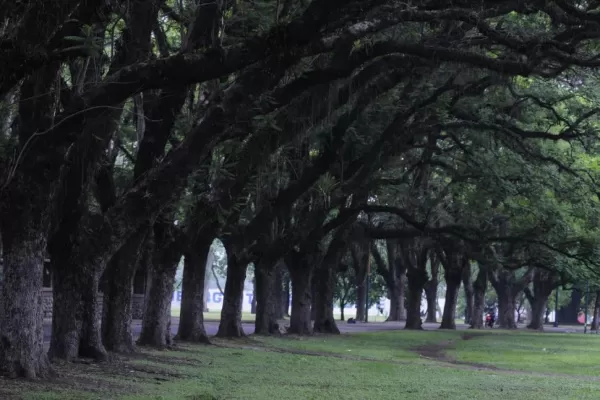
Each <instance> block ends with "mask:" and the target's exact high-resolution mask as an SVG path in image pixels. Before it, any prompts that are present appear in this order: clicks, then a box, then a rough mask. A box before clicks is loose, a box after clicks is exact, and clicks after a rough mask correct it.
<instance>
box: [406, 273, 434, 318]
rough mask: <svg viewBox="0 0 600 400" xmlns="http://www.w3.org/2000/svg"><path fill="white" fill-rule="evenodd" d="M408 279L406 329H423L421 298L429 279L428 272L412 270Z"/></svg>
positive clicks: (408, 274)
mask: <svg viewBox="0 0 600 400" xmlns="http://www.w3.org/2000/svg"><path fill="white" fill-rule="evenodd" d="M406 276H407V278H408V305H407V307H406V325H405V326H404V329H410V330H415V329H423V327H422V323H421V322H422V321H421V297H422V294H423V288H424V287H425V284H426V283H427V280H428V279H429V277H428V276H427V271H425V270H422V269H414V268H410V269H409V270H408V272H407V274H406Z"/></svg>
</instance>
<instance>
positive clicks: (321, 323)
mask: <svg viewBox="0 0 600 400" xmlns="http://www.w3.org/2000/svg"><path fill="white" fill-rule="evenodd" d="M335 270H337V268H335V267H334V266H333V265H328V264H325V263H323V264H321V265H320V266H319V268H318V269H317V274H318V278H317V285H318V286H317V301H316V307H317V312H316V318H315V323H314V326H313V332H319V333H333V334H339V333H340V330H339V329H338V327H337V324H336V322H335V318H334V316H333V286H334V279H335V276H334V274H335Z"/></svg>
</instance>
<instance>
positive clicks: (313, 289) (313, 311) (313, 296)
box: [310, 270, 317, 321]
mask: <svg viewBox="0 0 600 400" xmlns="http://www.w3.org/2000/svg"><path fill="white" fill-rule="evenodd" d="M316 275H317V271H316V270H313V273H312V278H311V280H310V320H311V321H314V320H316V319H317V281H316Z"/></svg>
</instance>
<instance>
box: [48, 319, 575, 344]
mask: <svg viewBox="0 0 600 400" xmlns="http://www.w3.org/2000/svg"><path fill="white" fill-rule="evenodd" d="M439 326H440V325H439V324H432V323H425V324H423V328H424V329H425V330H435V329H438V328H439ZM204 327H205V329H206V333H208V335H209V336H214V335H216V334H217V330H218V329H219V323H218V322H215V321H207V322H205V323H204ZM242 327H243V328H244V332H245V333H246V334H247V335H250V334H252V333H254V324H253V323H250V324H247V323H244V324H242ZM178 328H179V318H173V319H172V321H171V332H172V333H173V335H175V334H176V333H177V329H178ZM338 328H339V329H340V331H341V332H342V333H360V332H377V331H391V330H399V329H402V328H404V323H403V322H370V323H366V324H364V323H362V324H361V323H359V324H347V323H345V322H339V323H338ZM468 328H469V326H468V325H465V324H458V325H456V329H458V330H466V329H468ZM520 328H524V326H522V327H520ZM141 329H142V322H141V321H139V320H135V321H133V323H132V325H131V330H132V332H133V335H134V337H138V336H139V335H140V331H141ZM544 329H545V332H549V333H583V327H579V326H577V327H576V326H563V327H558V328H554V327H552V326H546V327H544ZM50 332H51V326H50V322H49V321H46V322H45V323H44V341H45V342H49V341H50Z"/></svg>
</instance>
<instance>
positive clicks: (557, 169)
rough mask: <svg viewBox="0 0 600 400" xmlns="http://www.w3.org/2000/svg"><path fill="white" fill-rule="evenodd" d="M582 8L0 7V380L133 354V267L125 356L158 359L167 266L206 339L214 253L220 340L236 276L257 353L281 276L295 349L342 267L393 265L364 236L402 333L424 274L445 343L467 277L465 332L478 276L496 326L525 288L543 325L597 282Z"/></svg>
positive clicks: (187, 323)
mask: <svg viewBox="0 0 600 400" xmlns="http://www.w3.org/2000/svg"><path fill="white" fill-rule="evenodd" d="M597 8H598V4H596V2H594V1H555V2H537V3H536V2H532V4H529V3H527V4H525V3H524V2H521V1H518V0H513V1H510V0H506V1H485V0H484V1H481V2H479V3H478V8H477V9H476V10H474V9H473V8H472V4H471V3H469V2H462V1H456V2H453V3H452V4H451V5H449V4H448V3H447V2H440V1H437V0H425V1H416V2H409V3H406V2H404V3H398V2H394V1H387V0H360V1H358V0H312V1H304V0H260V1H235V2H234V1H229V0H217V1H215V0H177V1H173V0H146V1H142V0H128V1H123V0H110V1H106V0H98V1H95V0H88V1H78V0H69V1H63V2H53V3H52V4H50V3H48V2H44V3H40V2H28V3H24V4H19V5H17V4H16V3H15V4H13V5H10V4H7V5H5V7H3V9H2V15H1V19H0V20H1V21H2V24H1V25H0V35H1V36H0V57H1V58H2V60H3V63H2V65H1V66H0V98H1V105H2V108H1V111H0V121H1V125H0V126H1V127H2V128H1V136H0V144H1V146H0V233H1V235H2V254H3V283H2V295H1V299H0V370H1V371H2V372H3V373H4V374H7V375H9V376H27V377H43V376H46V375H47V374H48V373H49V372H50V370H51V367H50V363H49V359H67V360H70V359H73V358H76V357H93V358H97V359H103V358H105V357H106V354H107V350H108V351H120V352H130V351H134V350H135V348H134V343H133V339H132V335H131V330H130V320H131V285H132V282H133V279H134V276H135V271H136V268H148V269H149V272H150V273H149V276H150V278H149V281H148V284H149V288H148V291H147V300H146V306H145V307H146V308H145V312H144V321H143V326H142V333H141V336H140V338H139V340H138V344H140V345H150V346H157V347H163V346H165V345H167V344H168V343H169V341H170V330H169V324H170V317H169V308H170V307H169V306H170V299H171V295H172V290H173V286H174V285H173V282H174V279H175V271H176V268H177V265H178V262H179V260H180V259H181V257H182V256H184V257H185V267H184V274H183V282H182V289H183V299H182V308H181V320H180V325H179V332H178V335H177V336H178V338H179V339H181V340H189V341H196V342H206V341H207V340H208V339H207V337H206V333H205V331H204V327H203V315H202V312H203V304H202V298H203V291H204V277H205V268H206V263H205V261H206V257H207V254H208V251H209V248H210V245H211V243H212V242H213V240H214V239H215V238H219V239H220V240H221V241H222V242H223V243H224V245H225V248H226V252H227V260H228V266H227V281H226V285H225V288H224V292H225V298H224V303H223V309H222V314H221V323H220V327H219V332H218V334H219V336H224V337H235V336H240V335H243V330H242V325H241V297H242V293H243V284H244V278H245V276H246V269H247V266H248V265H249V264H250V263H252V264H253V265H254V270H255V271H254V273H255V279H256V291H257V318H256V332H257V333H270V332H273V331H274V330H275V329H276V327H277V325H276V320H277V316H278V312H277V307H276V303H277V302H278V300H277V299H280V298H281V296H277V295H276V294H277V293H279V294H280V293H281V291H280V290H279V289H278V288H279V286H278V282H279V281H280V280H281V279H280V277H281V275H282V274H281V273H279V272H277V271H280V270H281V269H282V265H285V267H286V268H285V270H286V271H287V272H286V273H287V274H289V278H290V280H291V286H292V306H291V316H290V327H289V331H290V332H292V333H296V334H307V333H311V332H313V331H316V332H329V333H335V332H337V327H336V322H335V319H334V317H333V311H332V310H333V301H334V286H335V284H334V283H335V281H336V279H337V277H338V276H339V274H343V273H345V272H344V271H345V266H348V265H349V264H350V263H349V262H346V263H345V262H344V259H345V258H347V257H350V258H352V259H353V260H355V262H353V264H352V265H353V269H354V273H355V274H356V276H357V279H356V282H363V278H362V277H363V276H364V275H365V273H366V272H365V268H366V265H367V263H366V262H365V260H368V258H369V257H370V256H369V254H370V253H371V252H372V253H373V254H375V255H377V254H378V252H379V253H383V251H382V249H381V247H382V246H378V247H377V248H376V249H372V247H373V244H374V243H375V240H376V239H377V240H379V239H386V240H387V241H386V245H385V246H386V247H387V249H386V251H385V255H384V254H379V256H376V257H375V258H376V259H377V261H376V264H377V268H381V270H382V276H383V277H384V279H385V281H386V284H387V289H388V292H389V296H390V298H391V299H392V305H393V307H392V308H393V310H394V312H393V314H394V318H397V319H400V318H404V316H403V314H402V313H403V310H402V308H403V305H402V300H401V299H403V298H404V293H403V291H404V287H405V286H404V285H405V284H406V288H407V291H408V293H407V294H406V295H407V303H406V306H405V310H406V326H407V328H409V329H417V328H419V327H420V315H419V314H420V303H421V293H422V291H423V290H428V291H429V290H433V289H432V287H434V286H435V282H434V279H431V278H432V277H433V276H434V275H433V274H432V275H430V273H429V270H428V268H433V267H434V266H436V268H440V269H441V270H443V271H444V279H445V284H446V294H445V296H446V306H445V310H444V316H443V318H442V325H441V326H442V327H443V328H454V313H455V311H454V310H455V304H456V299H457V295H458V291H459V287H460V285H461V282H463V281H466V278H465V276H466V275H467V273H466V272H465V271H467V270H469V268H467V267H468V266H469V265H470V262H471V261H476V262H477V265H478V272H477V276H476V277H475V278H474V279H473V282H472V291H473V314H472V315H473V316H479V315H482V312H481V309H480V307H481V306H482V301H481V294H482V293H484V292H485V286H486V285H487V282H488V279H489V281H490V282H491V284H492V285H494V287H495V288H496V290H497V292H498V299H499V307H500V310H501V314H502V316H501V320H502V321H504V326H507V327H511V326H512V325H511V324H512V323H511V322H510V318H509V314H512V309H513V308H514V307H513V304H514V299H515V296H516V294H517V293H518V292H519V291H520V290H522V289H523V288H524V287H525V286H526V285H525V282H527V281H529V280H531V281H532V282H533V288H532V298H533V300H532V301H533V303H532V304H534V306H533V308H534V313H535V312H537V311H536V310H538V306H539V307H541V306H542V305H543V304H545V301H546V299H547V297H548V294H549V293H550V291H551V290H552V289H553V288H554V287H555V286H556V284H557V282H563V281H569V280H573V279H577V280H582V279H584V278H585V279H588V278H589V279H592V278H593V277H594V276H596V275H597V272H598V270H597V268H596V266H597V261H598V257H597V250H596V249H597V242H598V240H597V239H598V232H597V223H596V220H597V213H596V212H595V211H596V205H597V203H598V196H597V192H596V190H595V188H596V184H595V182H596V179H597V175H598V159H597V156H596V147H597V145H598V141H597V133H596V127H597V123H598V119H597V110H598V108H597V106H598V99H597V93H596V91H595V82H596V75H595V67H596V66H597V65H598V64H599V63H600V62H599V61H598V60H597V57H596V56H597V46H598V40H597V39H598V37H599V36H600V29H599V21H598V18H597V13H596V12H597ZM388 239H389V240H388ZM46 255H48V256H49V258H50V259H51V262H52V270H53V278H52V279H53V282H52V283H53V295H54V306H53V307H54V309H53V321H52V339H51V343H50V351H49V353H46V352H45V351H44V347H43V329H42V323H43V320H42V309H41V307H42V305H41V285H42V271H43V260H44V258H45V257H46ZM428 266H430V267H428ZM384 270H385V271H384ZM101 279H102V280H103V282H104V285H103V287H104V295H103V301H102V302H100V297H99V292H98V285H99V282H100V281H101ZM312 282H314V284H313V283H312ZM469 282H470V281H469ZM313 286H314V288H313ZM364 295H365V292H364V290H363V288H362V286H361V285H360V284H359V285H358V286H357V296H358V297H359V298H360V296H364ZM359 303H360V302H359ZM360 304H363V303H360ZM509 311H510V312H509ZM311 313H312V314H313V315H312V317H314V318H311ZM312 320H314V323H313V322H312ZM473 325H474V326H475V327H479V326H480V321H479V318H473ZM48 356H49V357H48Z"/></svg>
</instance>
